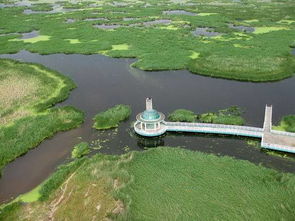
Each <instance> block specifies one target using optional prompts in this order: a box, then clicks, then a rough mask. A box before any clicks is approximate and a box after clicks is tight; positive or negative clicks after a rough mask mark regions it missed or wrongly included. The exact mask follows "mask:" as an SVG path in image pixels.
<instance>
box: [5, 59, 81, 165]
mask: <svg viewBox="0 0 295 221" xmlns="http://www.w3.org/2000/svg"><path fill="white" fill-rule="evenodd" d="M74 87H75V84H74V83H73V82H72V81H71V80H70V79H69V78H67V77H65V76H63V75H60V74H59V73H57V72H54V71H51V70H49V69H47V68H45V67H43V66H41V65H36V64H30V63H21V62H16V61H12V60H8V59H0V125H1V126H0V140H1V142H0V170H1V169H2V167H4V166H5V165H6V164H7V163H9V162H10V161H12V160H14V159H15V158H17V157H18V156H20V155H22V154H24V153H26V152H27V151H28V150H29V149H30V148H33V147H35V146H37V145H38V144H39V143H40V142H41V141H42V140H44V139H45V138H48V137H51V136H52V135H54V134H55V133H56V132H58V131H64V130H68V129H71V128H75V127H77V126H78V125H80V124H81V123H82V122H83V118H84V115H83V113H82V112H80V111H78V110H77V109H75V108H73V107H69V106H68V107H60V108H51V106H52V105H54V104H55V103H57V102H60V101H62V100H64V99H66V98H67V97H68V95H69V93H70V91H71V90H72V89H73V88H74Z"/></svg>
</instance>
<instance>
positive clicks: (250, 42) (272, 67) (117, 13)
mask: <svg viewBox="0 0 295 221" xmlns="http://www.w3.org/2000/svg"><path fill="white" fill-rule="evenodd" d="M243 2H244V3H245V4H236V3H232V2H228V1H225V2H224V1H222V0H218V1H215V2H214V1H211V2H210V3H209V2H208V1H203V3H202V4H201V5H199V4H198V5H193V6H185V5H179V4H172V3H171V2H170V1H168V0H162V1H151V2H150V3H149V4H151V5H150V6H149V7H146V8H144V7H143V5H144V3H143V2H129V5H128V6H122V7H117V6H112V5H109V4H106V3H103V4H102V6H99V7H95V6H89V5H90V4H89V3H79V4H70V3H63V5H64V6H66V7H68V8H76V9H79V10H78V11H72V12H66V13H54V14H46V15H44V14H29V15H28V14H23V10H24V7H10V8H2V9H0V13H1V15H2V16H1V17H2V19H1V21H0V27H1V28H2V29H1V30H0V34H5V33H15V34H11V35H3V36H0V53H15V52H18V51H20V50H23V49H25V50H29V51H31V52H37V53H40V54H53V53H67V54H70V53H79V54H96V53H101V54H104V55H108V56H112V57H132V58H137V59H138V60H137V61H136V62H135V63H134V64H133V66H134V67H137V68H140V69H143V70H178V69H188V70H190V71H191V72H193V73H196V74H201V75H206V76H211V77H220V78H227V79H234V80H242V81H254V82H262V81H277V80H281V79H284V78H287V77H291V76H293V73H294V70H295V58H294V56H292V55H291V54H290V50H291V49H290V46H292V45H293V44H294V37H295V22H283V23H282V21H284V20H288V21H293V20H295V16H294V10H295V5H294V2H293V1H291V0H286V1H284V4H276V3H275V2H274V3H269V2H267V3H266V2H260V1H259V2H257V1H250V0H249V1H243ZM224 3H226V6H225V5H222V4H224ZM248 3H251V4H248ZM158 4H160V5H158ZM218 4H221V6H218V7H217V5H218ZM44 6H45V5H44ZM131 6H132V7H131ZM42 7H43V6H42ZM46 7H47V6H46ZM167 10H187V11H190V12H194V13H197V14H200V16H199V15H197V16H186V15H165V14H163V11H167ZM93 12H98V13H99V14H92V13H93ZM122 12H124V13H122ZM14 15H16V16H14ZM93 17H100V18H106V19H108V20H107V21H84V19H85V18H93ZM124 17H129V18H136V19H135V20H130V21H124V20H123V18H124ZM68 18H72V19H75V22H73V23H66V22H65V21H66V20H67V19H68ZM159 19H169V20H171V24H169V25H164V24H158V25H152V26H150V27H145V26H144V25H143V24H142V22H145V21H152V20H159ZM253 21H254V22H253ZM95 24H118V25H121V27H119V28H116V29H113V30H103V29H99V28H95V27H94V26H93V25H95ZM130 24H132V25H135V26H128V25H130ZM228 24H235V25H244V26H250V27H254V28H256V29H257V31H256V32H253V33H244V32H242V31H239V30H235V29H232V28H230V27H229V26H228ZM197 27H211V28H213V29H214V31H217V32H220V33H221V35H220V36H218V37H213V38H209V37H206V36H204V37H202V36H201V37H200V36H199V37H198V36H194V35H193V34H192V32H193V31H194V30H195V29H196V28H197ZM32 30H39V32H40V35H42V36H48V37H47V40H46V41H45V40H44V39H43V41H41V40H40V41H37V39H34V41H32V40H26V41H23V40H20V39H19V37H21V36H20V35H19V34H17V33H23V32H30V31H32ZM66 39H75V40H76V42H79V43H76V44H71V42H70V41H68V40H66ZM113 45H128V47H124V50H113V49H114V48H113ZM237 46H238V47H237ZM192 52H194V54H192ZM192 55H193V56H192Z"/></svg>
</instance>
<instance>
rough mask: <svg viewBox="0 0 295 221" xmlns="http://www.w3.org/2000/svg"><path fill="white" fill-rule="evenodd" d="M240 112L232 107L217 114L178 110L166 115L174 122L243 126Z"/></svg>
mask: <svg viewBox="0 0 295 221" xmlns="http://www.w3.org/2000/svg"><path fill="white" fill-rule="evenodd" d="M241 115H242V111H241V109H240V108H239V107H237V106H232V107H229V108H226V109H223V110H219V111H217V112H208V113H203V114H195V113H194V112H193V111H190V110H186V109H178V110H175V111H173V112H172V113H170V114H169V115H168V119H169V120H171V121H174V122H177V121H180V122H200V123H214V124H231V125H243V124H244V123H245V120H244V119H243V117H242V116H241Z"/></svg>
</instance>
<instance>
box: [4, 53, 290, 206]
mask: <svg viewBox="0 0 295 221" xmlns="http://www.w3.org/2000/svg"><path fill="white" fill-rule="evenodd" d="M0 57H2V58H3V57H5V58H13V59H18V60H21V61H27V62H35V63H39V64H43V65H45V66H47V67H49V68H51V69H53V70H57V71H59V72H61V73H63V74H65V75H67V76H69V77H70V78H72V79H73V80H74V81H75V82H76V84H77V86H78V87H77V88H76V89H75V90H73V91H72V93H71V95H70V97H69V98H68V99H67V100H66V101H64V102H62V103H60V104H58V105H61V106H64V105H73V106H75V107H77V108H79V109H81V110H83V111H85V113H86V120H85V123H84V124H83V125H82V126H81V127H79V128H77V129H74V130H70V131H67V132H60V133H58V134H56V135H55V136H54V137H52V138H50V139H47V140H45V141H43V142H42V143H41V144H40V145H39V146H38V147H37V148H35V149H32V150H31V151H29V152H28V153H27V154H25V155H23V156H21V157H19V158H17V159H16V160H14V161H13V162H11V163H10V164H8V166H7V167H6V168H5V169H4V171H3V176H2V177H1V179H0V203H2V202H6V201H8V200H9V199H11V198H13V197H16V196H17V195H19V194H21V193H24V192H27V191H29V190H31V189H33V188H34V187H35V186H37V185H38V184H40V183H41V182H42V181H44V180H45V179H46V178H47V177H48V176H49V175H50V174H51V173H52V172H53V171H54V170H55V168H56V167H57V166H58V165H60V164H62V163H63V162H65V161H67V160H68V159H69V156H70V152H71V149H72V147H73V145H75V144H77V143H79V142H81V141H88V142H92V143H93V142H94V143H96V144H97V143H100V144H101V145H102V146H103V147H102V149H100V150H96V151H99V152H102V153H108V154H120V153H124V152H125V151H126V150H143V149H144V147H145V146H155V145H166V146H181V147H184V148H188V149H191V150H197V151H202V152H207V153H213V154H216V155H227V156H233V157H235V158H237V159H243V160H249V161H251V162H253V163H255V164H262V165H264V166H266V167H270V168H274V169H277V170H280V171H286V172H293V173H294V172H295V161H294V160H288V159H285V158H282V157H277V156H271V155H268V154H266V153H265V152H263V151H261V150H260V149H259V148H255V147H252V146H249V145H248V144H247V142H246V140H245V139H242V138H239V137H233V136H214V135H200V134H182V133H169V134H166V135H165V136H163V137H161V138H157V139H144V138H140V137H138V136H136V135H135V134H134V132H133V130H132V128H131V125H132V122H133V121H134V119H135V116H136V114H137V113H139V112H141V111H143V110H144V108H145V98H146V97H152V98H153V102H154V107H155V108H156V109H157V110H159V111H161V112H163V113H165V114H168V113H169V112H172V111H173V110H175V109H178V108H186V109H190V110H193V111H195V112H196V113H202V112H208V111H216V110H219V109H224V108H227V107H229V106H231V105H238V106H240V107H241V108H242V109H243V110H245V114H244V117H245V118H246V120H247V125H251V126H259V127H262V124H263V118H264V107H265V105H266V104H272V105H273V108H274V110H273V111H274V112H273V122H278V121H279V119H280V118H281V117H282V116H283V115H287V114H294V113H295V99H294V92H295V78H294V77H293V78H289V79H285V80H282V81H279V82H272V83H249V82H239V81H231V80H223V79H215V78H209V77H203V76H199V75H194V74H191V73H190V72H188V71H186V70H180V71H158V72H156V71H155V72H145V71H141V70H138V69H134V68H132V67H130V64H132V63H133V62H134V61H135V60H134V59H114V58H109V57H105V56H102V55H76V54H73V55H65V54H53V55H39V54H35V53H30V52H27V51H21V52H19V53H17V54H11V55H1V56H0ZM115 104H129V105H131V107H132V111H133V113H132V116H131V117H130V119H129V120H128V121H127V122H124V123H123V124H122V125H121V126H120V127H119V128H118V129H117V130H108V131H96V130H95V129H92V128H91V126H92V124H93V121H92V118H93V116H94V115H95V114H96V113H97V112H99V111H102V110H105V109H106V108H109V107H111V106H113V105H115ZM293 157H294V155H293Z"/></svg>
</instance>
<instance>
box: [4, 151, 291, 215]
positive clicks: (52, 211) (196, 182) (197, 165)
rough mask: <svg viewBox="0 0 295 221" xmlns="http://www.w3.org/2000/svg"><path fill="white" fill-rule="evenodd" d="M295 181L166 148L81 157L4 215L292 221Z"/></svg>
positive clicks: (247, 165) (259, 168) (239, 163)
mask: <svg viewBox="0 0 295 221" xmlns="http://www.w3.org/2000/svg"><path fill="white" fill-rule="evenodd" d="M294 182H295V177H294V175H291V174H284V173H279V172H276V171H274V170H271V169H266V168H264V167H262V166H256V165H254V164H251V163H249V162H247V161H240V160H236V159H233V158H230V157H217V156H214V155H208V154H203V153H200V152H192V151H188V150H184V149H179V148H168V147H165V148H157V149H151V150H148V151H144V152H130V153H127V154H125V155H121V156H108V155H96V156H93V157H91V158H90V159H85V158H82V159H80V160H77V161H74V162H72V163H71V164H68V165H65V166H63V167H61V168H60V169H59V170H58V171H57V172H56V173H55V174H54V175H53V176H52V177H50V178H49V179H48V181H46V182H45V183H44V184H43V187H42V188H41V191H40V195H41V198H40V199H39V200H38V201H36V202H34V203H26V204H20V203H15V204H12V205H10V208H7V209H6V211H4V212H5V215H6V217H9V218H10V220H35V219H36V218H38V219H39V220H42V219H45V218H46V217H48V216H50V217H51V218H54V219H56V220H64V219H69V218H70V219H78V220H89V219H91V218H94V217H95V218H96V219H98V220H102V219H103V218H106V217H109V218H112V220H174V219H175V217H176V216H177V219H179V220H191V219H202V220H214V219H222V220H233V219H234V220H245V219H251V220H272V219H286V220H293V219H294V217H295V214H294V211H293V210H292V208H293V207H294V206H295V205H294V200H293V199H292V197H290V196H292V195H294V194H295V193H294ZM241 187H242V189H243V190H242V191H241ZM45 190H46V191H45ZM49 192H50V194H49ZM44 196H46V197H44ZM270 207H271V208H273V209H272V210H269V208H270ZM241 208H243V209H241ZM27 211H30V213H28V212H27ZM2 214H4V213H3V210H2ZM0 215H1V213H0Z"/></svg>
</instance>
